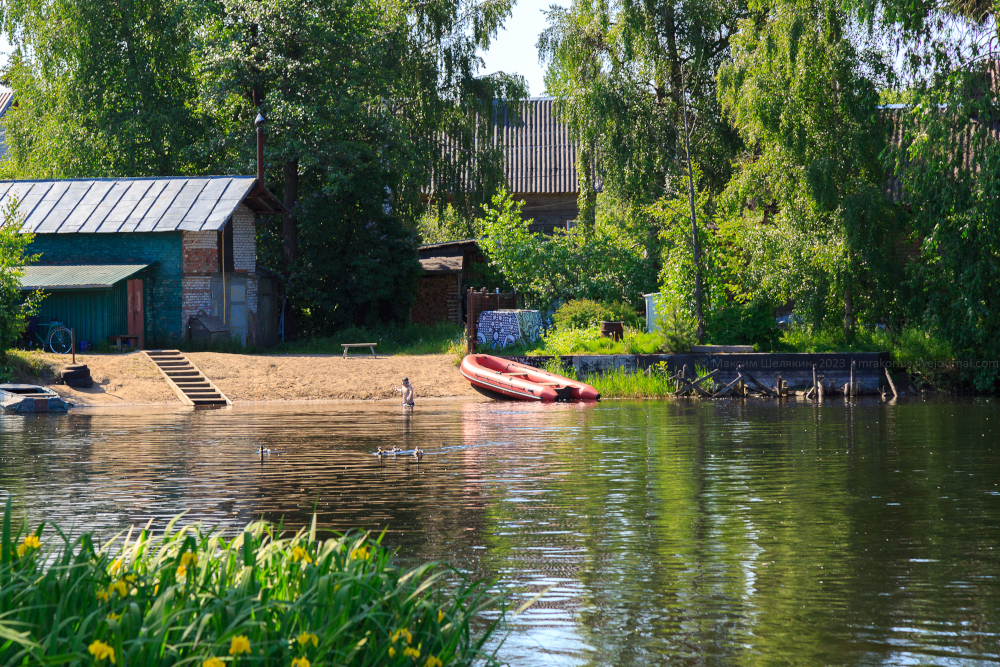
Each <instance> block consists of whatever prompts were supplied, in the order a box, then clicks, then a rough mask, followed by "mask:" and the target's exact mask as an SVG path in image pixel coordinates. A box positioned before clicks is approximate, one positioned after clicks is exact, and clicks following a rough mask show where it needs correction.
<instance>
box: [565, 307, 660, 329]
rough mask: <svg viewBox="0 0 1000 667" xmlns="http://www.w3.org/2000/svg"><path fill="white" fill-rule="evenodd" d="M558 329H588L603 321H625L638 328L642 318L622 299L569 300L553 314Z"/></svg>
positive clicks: (626, 323)
mask: <svg viewBox="0 0 1000 667" xmlns="http://www.w3.org/2000/svg"><path fill="white" fill-rule="evenodd" d="M552 320H553V321H554V322H555V325H556V329H559V330H561V331H565V330H568V329H587V328H590V327H592V326H595V325H599V324H600V323H601V322H624V323H625V326H627V327H632V328H634V329H638V328H640V327H641V326H642V319H641V318H640V317H639V314H638V313H637V312H636V311H635V308H633V307H632V306H629V305H628V304H625V303H622V302H621V301H591V300H590V299H574V300H572V301H567V302H566V303H564V304H563V305H562V306H560V307H559V309H558V310H556V312H555V313H553V315H552Z"/></svg>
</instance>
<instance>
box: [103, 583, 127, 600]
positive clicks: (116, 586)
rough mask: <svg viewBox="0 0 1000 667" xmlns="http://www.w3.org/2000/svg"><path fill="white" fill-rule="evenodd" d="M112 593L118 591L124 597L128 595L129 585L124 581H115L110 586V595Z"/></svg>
mask: <svg viewBox="0 0 1000 667" xmlns="http://www.w3.org/2000/svg"><path fill="white" fill-rule="evenodd" d="M112 593H118V595H120V596H121V597H123V598H127V597H128V586H126V585H125V582H124V581H121V580H119V581H115V582H113V583H112V584H110V585H109V586H108V595H111V594H112Z"/></svg>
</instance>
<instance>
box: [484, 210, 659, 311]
mask: <svg viewBox="0 0 1000 667" xmlns="http://www.w3.org/2000/svg"><path fill="white" fill-rule="evenodd" d="M522 205H523V202H515V201H513V199H512V198H511V195H510V193H508V192H506V191H504V192H501V193H500V194H498V195H496V196H495V197H494V198H493V204H492V206H489V205H485V206H484V207H483V210H484V211H485V217H484V218H483V219H482V220H480V224H481V225H482V230H483V238H481V239H480V240H479V245H480V247H481V248H482V249H483V251H484V253H485V254H486V256H487V257H488V258H489V261H490V265H491V266H492V267H493V268H494V269H495V270H496V271H498V272H499V273H500V274H502V275H503V277H504V279H505V280H506V281H507V282H509V283H510V284H511V285H513V286H514V287H515V288H516V289H517V290H518V291H519V292H525V293H527V294H529V295H530V296H531V297H532V298H533V300H534V302H535V303H536V304H537V305H539V306H541V307H543V308H544V307H547V306H549V305H550V304H552V303H554V302H555V301H560V300H561V301H569V300H572V299H593V300H598V301H624V302H626V303H638V302H639V300H640V299H641V296H642V291H643V288H644V287H645V285H646V284H647V281H646V274H647V265H646V259H645V257H644V248H643V246H642V245H641V244H639V243H637V242H636V241H635V240H634V239H633V238H631V237H630V235H629V234H628V233H627V231H626V230H623V229H621V228H619V227H617V226H614V225H611V224H607V225H604V224H600V225H598V226H597V227H595V229H594V230H593V234H592V235H591V236H585V235H584V233H583V232H582V231H580V230H579V229H578V228H574V229H573V230H570V231H564V230H560V229H557V230H556V231H555V234H554V235H553V236H543V235H541V234H533V233H531V232H529V231H528V225H529V224H530V221H529V220H523V219H522V217H521V206H522Z"/></svg>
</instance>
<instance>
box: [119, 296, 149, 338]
mask: <svg viewBox="0 0 1000 667" xmlns="http://www.w3.org/2000/svg"><path fill="white" fill-rule="evenodd" d="M118 312H121V311H118ZM145 324H146V318H145V316H144V315H143V304H142V280H141V279H136V280H130V281H128V335H129V336H138V337H139V341H138V342H139V349H140V350H142V349H145V347H146V340H145V331H144V330H145V328H146V327H145Z"/></svg>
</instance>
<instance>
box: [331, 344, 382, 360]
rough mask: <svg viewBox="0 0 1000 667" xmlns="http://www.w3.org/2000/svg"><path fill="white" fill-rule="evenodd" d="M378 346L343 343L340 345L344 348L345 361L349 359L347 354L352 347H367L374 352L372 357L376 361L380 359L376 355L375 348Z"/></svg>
mask: <svg viewBox="0 0 1000 667" xmlns="http://www.w3.org/2000/svg"><path fill="white" fill-rule="evenodd" d="M376 345H378V343H341V344H340V346H341V347H342V348H344V359H346V358H347V352H348V350H350V349H351V348H352V347H367V348H368V349H369V350H371V351H372V356H373V357H375V358H376V359H378V356H376V354H375V346H376Z"/></svg>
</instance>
